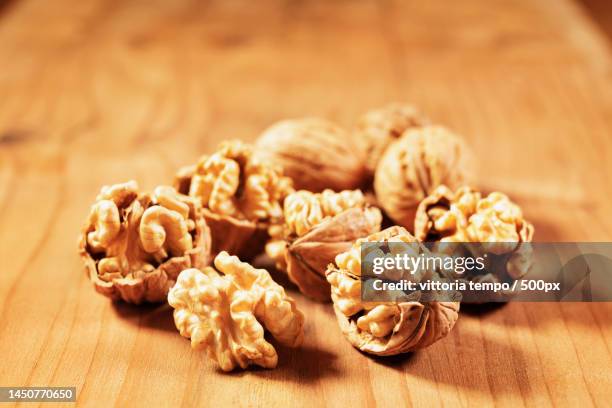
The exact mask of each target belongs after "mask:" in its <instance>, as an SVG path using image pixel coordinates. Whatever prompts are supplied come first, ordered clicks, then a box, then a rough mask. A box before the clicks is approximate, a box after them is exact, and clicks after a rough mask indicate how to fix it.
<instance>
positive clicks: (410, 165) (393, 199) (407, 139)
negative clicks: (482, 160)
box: [374, 126, 473, 230]
mask: <svg viewBox="0 0 612 408" xmlns="http://www.w3.org/2000/svg"><path fill="white" fill-rule="evenodd" d="M472 166H473V154H472V153H471V150H470V149H469V147H468V146H467V144H466V143H465V142H464V141H463V140H462V139H461V138H459V137H458V136H456V135H454V134H453V133H451V132H450V131H448V130H446V129H445V128H443V127H439V126H425V127H422V128H416V129H409V130H408V131H406V132H405V133H404V134H403V135H402V137H401V138H399V139H398V140H396V141H395V142H393V143H392V144H391V145H389V147H388V148H387V150H386V152H385V154H384V155H383V157H382V158H381V159H380V161H379V163H378V165H377V167H376V173H375V176H374V191H375V192H376V198H377V199H378V202H379V203H380V205H381V206H382V208H383V209H384V210H385V212H386V213H387V215H388V216H389V217H390V218H391V219H392V220H393V221H395V222H396V223H397V224H400V225H402V226H404V227H406V228H408V229H409V230H412V229H413V224H414V216H415V214H416V209H417V206H418V205H419V202H420V201H421V200H423V199H424V198H425V197H427V196H428V195H429V194H431V193H432V192H433V191H434V189H435V188H436V187H438V186H439V185H442V184H445V185H447V186H449V187H451V188H457V187H459V186H460V185H462V184H464V183H465V182H466V180H470V179H471V175H472Z"/></svg>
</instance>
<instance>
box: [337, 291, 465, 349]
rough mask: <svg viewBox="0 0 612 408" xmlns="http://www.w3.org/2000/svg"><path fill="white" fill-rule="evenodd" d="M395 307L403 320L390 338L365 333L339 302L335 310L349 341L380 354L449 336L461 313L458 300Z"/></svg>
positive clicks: (417, 345) (419, 347) (405, 304)
mask: <svg viewBox="0 0 612 408" xmlns="http://www.w3.org/2000/svg"><path fill="white" fill-rule="evenodd" d="M394 307H396V308H397V310H398V312H397V314H396V316H397V317H396V318H397V320H398V322H402V323H399V324H398V325H397V330H394V332H393V335H392V336H390V337H389V338H380V337H376V336H373V335H371V334H364V332H363V331H361V330H360V329H359V328H358V327H357V323H356V320H354V319H351V318H350V317H347V316H345V315H344V314H343V313H342V312H341V311H340V310H339V309H338V307H336V306H335V305H334V312H335V313H336V318H337V319H338V325H339V326H340V330H342V333H343V334H344V335H345V336H346V338H347V340H348V341H349V343H351V344H352V345H353V346H354V347H355V348H358V349H359V350H361V351H363V352H365V353H368V354H373V355H377V356H392V355H396V354H401V353H407V352H411V351H415V350H418V349H423V348H425V347H428V346H430V345H432V344H433V343H435V342H436V341H438V340H440V339H442V338H444V337H446V336H447V335H448V333H449V332H450V331H451V330H452V328H453V326H454V325H455V322H456V321H457V317H458V313H459V303H458V302H431V303H420V302H402V303H398V304H397V305H394ZM404 322H405V323H404Z"/></svg>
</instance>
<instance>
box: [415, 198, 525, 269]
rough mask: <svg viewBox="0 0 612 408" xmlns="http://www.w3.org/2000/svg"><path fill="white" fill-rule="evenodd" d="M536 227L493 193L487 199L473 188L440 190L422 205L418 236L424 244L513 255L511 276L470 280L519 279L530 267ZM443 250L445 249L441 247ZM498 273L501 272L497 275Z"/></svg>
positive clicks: (521, 213)
mask: <svg viewBox="0 0 612 408" xmlns="http://www.w3.org/2000/svg"><path fill="white" fill-rule="evenodd" d="M533 233H534V227H533V225H532V224H531V223H529V222H528V221H527V220H525V219H524V217H523V212H522V211H521V209H520V207H519V206H518V205H516V204H515V203H513V202H512V201H510V199H509V198H508V196H506V195H505V194H502V193H499V192H493V193H491V194H489V195H488V196H486V197H483V196H482V194H481V193H480V192H478V191H476V190H474V189H472V188H470V187H466V186H464V187H460V188H459V189H457V190H456V191H454V192H453V191H452V190H451V189H449V188H448V187H446V186H440V187H438V188H437V189H436V190H435V191H433V193H432V194H431V195H429V196H428V197H426V198H425V199H424V200H423V201H422V202H421V203H420V205H419V207H418V211H417V214H416V219H415V234H416V237H417V238H418V239H419V240H421V241H430V242H435V241H439V242H455V243H475V244H478V246H477V245H471V246H470V248H469V250H470V251H471V252H473V251H474V250H475V249H476V248H480V249H479V252H482V253H483V254H484V253H488V254H493V255H507V254H512V255H511V256H510V257H509V259H508V263H507V265H506V268H505V269H506V271H505V272H506V273H507V274H508V276H507V277H506V276H503V275H501V276H497V275H496V276H493V275H490V274H489V275H490V276H488V277H486V278H485V277H483V276H471V277H468V278H469V279H477V280H482V279H487V280H493V281H499V279H500V277H501V278H503V279H508V280H513V279H520V278H521V277H522V276H524V275H525V274H526V273H527V272H528V270H529V268H530V267H531V264H532V263H531V261H530V259H531V257H530V254H531V248H530V246H529V245H524V244H525V243H529V242H531V241H532V239H533ZM440 248H444V247H443V246H440ZM497 272H498V273H499V271H497Z"/></svg>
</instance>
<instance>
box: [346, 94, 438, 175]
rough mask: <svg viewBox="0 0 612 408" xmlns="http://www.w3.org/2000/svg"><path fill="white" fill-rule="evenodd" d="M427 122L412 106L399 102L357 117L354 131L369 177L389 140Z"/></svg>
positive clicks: (391, 140) (389, 142)
mask: <svg viewBox="0 0 612 408" xmlns="http://www.w3.org/2000/svg"><path fill="white" fill-rule="evenodd" d="M428 122H429V121H428V119H427V118H425V117H424V116H423V115H422V114H421V113H420V112H419V111H418V110H417V109H416V108H415V107H414V106H412V105H407V104H400V103H392V104H389V105H387V106H383V107H382V108H378V109H373V110H370V111H368V112H366V113H365V114H364V115H363V116H362V117H361V118H359V120H358V122H357V126H356V128H355V132H354V133H355V136H356V138H357V139H358V140H360V141H361V142H362V143H363V144H364V149H365V152H366V162H365V165H366V170H367V172H368V175H369V177H373V176H374V171H375V170H376V165H377V164H378V162H379V160H380V158H381V157H382V155H383V153H384V152H385V150H386V149H387V147H388V146H389V145H390V144H391V142H393V141H394V140H396V139H398V138H399V137H400V136H401V135H402V134H403V133H404V132H405V131H406V130H408V129H411V128H418V127H421V126H424V125H426V124H427V123H428Z"/></svg>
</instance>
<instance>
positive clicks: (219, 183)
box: [174, 141, 293, 260]
mask: <svg viewBox="0 0 612 408" xmlns="http://www.w3.org/2000/svg"><path fill="white" fill-rule="evenodd" d="M174 185H175V187H176V188H177V190H178V191H179V192H181V193H183V194H187V195H189V196H191V197H196V198H199V199H200V200H201V201H202V205H203V207H204V217H205V219H206V222H207V223H208V225H209V226H210V229H211V231H212V240H213V242H212V254H213V256H214V255H216V254H217V253H219V252H221V251H228V252H230V253H232V254H237V255H239V256H240V257H241V258H242V259H245V260H250V259H252V258H254V257H255V256H257V255H258V254H260V253H261V252H263V250H264V246H265V243H266V239H267V237H268V234H267V230H268V228H270V227H271V226H273V225H277V224H280V223H282V206H281V203H282V201H283V199H284V198H285V196H286V195H287V194H289V193H290V192H292V191H293V188H292V184H291V180H290V179H289V178H288V177H284V176H283V172H282V170H281V169H280V168H278V167H275V166H273V165H271V164H268V163H264V162H262V161H260V160H258V159H256V158H255V157H253V149H252V147H251V146H250V145H247V144H244V143H242V142H240V141H229V142H225V143H223V144H221V146H220V147H219V148H218V149H217V151H215V152H214V153H213V154H212V155H205V156H203V157H202V158H200V161H199V162H198V164H197V165H192V166H186V167H183V168H182V169H180V170H179V171H178V172H177V174H176V177H175V180H174Z"/></svg>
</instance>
